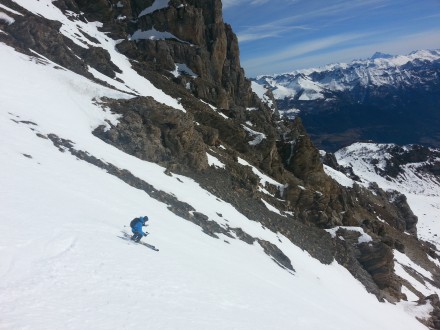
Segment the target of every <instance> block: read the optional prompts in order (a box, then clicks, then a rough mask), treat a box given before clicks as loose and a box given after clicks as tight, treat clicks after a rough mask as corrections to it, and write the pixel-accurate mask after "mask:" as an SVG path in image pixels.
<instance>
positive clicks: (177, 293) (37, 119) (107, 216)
mask: <svg viewBox="0 0 440 330" xmlns="http://www.w3.org/2000/svg"><path fill="white" fill-rule="evenodd" d="M16 2H17V3H19V4H20V5H22V6H24V7H27V8H28V9H29V10H31V11H33V12H35V13H37V14H40V15H42V16H45V17H48V18H51V19H55V20H59V21H60V22H62V23H63V24H64V25H63V27H62V28H61V32H62V33H66V35H68V36H70V37H72V38H76V37H75V33H71V32H72V31H74V29H76V28H77V25H76V24H78V25H81V24H84V25H82V28H83V29H85V31H87V33H89V34H90V35H93V36H94V37H96V38H97V40H99V41H100V42H101V46H102V47H107V48H106V49H108V50H109V52H110V54H111V57H112V60H113V61H114V63H116V64H117V65H118V66H119V67H120V68H121V70H122V71H123V73H122V74H121V76H119V78H121V79H122V80H123V81H124V82H125V84H126V86H127V89H120V90H121V91H117V90H115V89H110V88H106V87H103V86H101V85H98V84H96V83H94V82H92V81H89V80H87V79H86V78H84V77H81V76H79V75H77V74H74V73H72V72H70V71H67V70H64V69H60V68H59V67H57V66H56V65H54V64H53V63H51V62H50V61H48V60H46V59H44V58H41V57H40V56H38V55H37V54H35V56H34V57H29V56H26V55H23V54H19V53H17V52H16V51H15V50H13V49H12V48H10V47H8V46H6V45H4V44H2V43H0V58H1V61H0V72H1V73H2V79H0V91H1V93H0V105H1V106H0V132H1V134H2V137H3V138H2V139H1V140H0V153H1V154H2V157H1V159H0V201H1V202H0V203H1V207H0V260H1V262H0V329H60V328H63V329H145V328H147V329H152V330H155V329H161V330H163V329H170V330H171V329H191V330H197V329H200V330H202V329H203V330H204V329H214V330H215V329H229V328H231V329H240V330H241V329H243V330H244V329H291V328H292V327H294V328H295V329H324V328H325V329H338V330H344V329H347V330H348V329H360V330H362V329H365V330H367V329H392V328H399V329H402V330H405V329H408V330H409V329H411V330H413V329H425V327H424V326H423V325H422V324H421V323H419V322H418V321H416V320H415V318H414V317H413V315H412V314H414V313H415V314H417V313H418V309H419V308H418V307H417V306H416V303H415V302H409V303H407V304H406V305H405V308H404V307H403V306H402V305H392V304H389V303H379V302H378V301H377V299H376V298H375V296H373V295H371V294H368V293H367V292H366V290H365V288H364V287H363V286H362V285H361V284H360V283H359V282H358V281H357V280H355V279H354V278H353V277H352V276H351V275H350V274H349V272H348V271H347V270H346V269H345V268H344V267H342V266H341V265H339V264H337V263H336V262H333V263H332V264H331V265H323V264H321V263H320V262H318V261H317V260H315V259H313V258H312V257H310V255H309V254H308V253H306V252H304V251H302V250H301V249H299V248H298V247H297V246H295V245H293V244H292V243H291V242H289V241H288V240H287V239H286V238H285V237H283V236H282V235H280V234H278V233H274V232H271V231H269V230H267V229H265V228H263V227H262V226H261V224H260V223H258V222H255V221H252V219H248V218H246V217H245V216H244V215H242V214H240V213H239V212H238V211H237V210H236V209H235V208H234V207H233V206H232V205H230V204H228V203H226V202H224V201H222V200H220V199H218V198H217V197H216V196H213V195H212V194H210V193H209V192H207V191H205V190H203V189H202V188H201V187H200V186H199V185H198V184H197V183H196V182H194V181H193V180H192V179H189V178H186V177H183V176H179V175H176V174H172V175H171V176H169V175H166V174H165V173H164V172H165V168H162V167H160V166H158V165H156V164H153V163H149V162H146V161H141V160H139V159H137V158H134V157H132V156H130V155H127V154H125V153H123V152H122V151H120V150H118V149H116V148H114V147H112V146H110V145H108V144H106V143H104V142H103V141H101V140H100V139H98V138H97V137H95V136H94V135H93V134H92V133H91V132H92V131H93V130H94V129H95V128H96V127H97V126H99V125H106V122H107V121H110V122H112V123H116V122H117V120H118V116H117V115H115V114H112V113H110V111H108V110H107V109H105V108H103V107H102V106H101V105H100V104H99V99H100V98H102V97H110V98H129V97H132V94H130V95H129V94H127V93H125V91H131V92H133V91H136V94H138V95H151V96H153V97H155V98H156V99H157V100H158V101H160V102H164V103H167V104H169V105H171V106H174V107H175V108H177V109H179V110H183V109H182V108H181V106H180V105H179V104H178V103H177V101H176V100H173V99H172V98H170V97H169V96H167V95H165V94H164V93H163V92H162V91H160V90H157V89H154V88H150V86H151V85H149V82H148V81H147V80H146V79H144V78H142V77H139V76H137V74H136V72H135V71H134V70H132V69H131V67H130V65H129V62H128V61H127V60H126V59H125V58H124V57H123V56H122V55H121V54H119V53H117V52H116V51H115V50H114V42H115V41H112V40H110V39H108V38H107V39H105V35H103V34H101V33H100V32H99V31H98V30H97V28H96V26H97V24H94V23H89V24H86V23H80V22H73V23H72V21H69V20H68V19H67V18H66V17H65V16H63V15H62V14H61V12H59V11H57V9H56V8H55V7H54V6H53V5H52V2H51V1H48V0H41V1H38V2H30V1H23V0H16ZM157 3H160V4H165V2H163V1H158V2H157ZM12 24H13V23H12ZM69 31H70V32H69ZM114 84H115V85H113V86H115V87H119V86H116V84H117V82H116V81H115V82H114ZM49 134H56V135H57V136H58V137H60V138H63V139H67V140H70V141H71V142H72V145H73V148H75V149H76V150H80V151H84V152H87V153H88V154H90V155H92V156H94V157H96V158H97V159H100V160H101V161H103V162H105V163H107V164H113V165H114V166H117V167H118V168H120V169H125V170H128V171H130V172H131V173H132V174H133V175H135V176H137V177H138V178H140V179H142V180H144V181H146V182H148V183H149V184H151V185H153V186H154V188H155V189H157V190H162V191H164V192H167V193H169V194H172V195H174V196H176V198H178V199H179V200H181V201H183V202H186V203H188V204H190V205H191V206H192V207H193V208H194V209H195V210H196V211H198V212H202V213H204V214H206V215H207V216H208V217H209V218H210V219H211V220H213V221H216V222H217V223H218V224H220V225H221V226H223V227H226V226H227V225H229V226H230V227H236V228H242V229H243V230H244V231H245V232H246V233H248V234H250V235H252V236H253V237H257V238H261V239H264V240H267V241H269V242H271V243H272V244H276V245H277V246H278V247H279V248H280V249H281V250H282V251H283V252H284V253H285V254H286V255H287V256H288V257H289V258H290V260H291V261H292V266H293V268H294V270H295V271H289V270H286V269H284V268H282V267H280V266H279V265H278V264H276V263H275V262H274V261H273V260H271V258H270V257H268V256H267V255H266V254H265V253H264V251H263V248H262V247H261V246H260V245H258V244H257V243H254V244H253V245H249V244H246V243H245V242H243V241H240V240H238V239H232V238H229V237H226V236H222V235H219V236H220V239H215V238H212V237H210V236H208V235H206V234H204V233H203V232H202V231H201V229H200V227H198V226H196V225H195V224H193V223H190V222H188V221H186V220H184V219H183V218H180V217H178V216H177V215H175V214H174V213H172V212H171V211H170V210H169V208H168V205H167V204H165V203H162V202H159V201H158V200H156V199H154V198H152V197H151V196H150V195H148V194H147V193H146V192H144V191H142V190H139V189H136V188H133V187H131V186H129V185H128V184H126V183H124V182H123V181H121V180H120V179H118V178H117V177H115V176H112V175H111V174H109V173H107V172H106V171H104V170H102V169H100V168H98V167H95V166H94V165H92V164H90V163H87V162H84V161H82V160H80V159H79V158H77V157H75V156H73V155H72V154H71V153H69V152H68V151H67V150H66V149H65V148H62V147H60V149H59V148H58V147H56V146H54V144H53V143H52V141H51V140H50V139H48V138H47V136H48V135H49ZM211 161H213V160H212V159H211ZM213 163H215V161H213ZM262 179H263V178H262ZM219 214H221V216H220V215H219ZM139 215H148V216H149V218H150V219H151V220H150V225H149V227H148V228H147V230H148V231H149V232H150V235H149V236H148V237H147V238H146V241H148V242H149V243H151V244H154V245H156V246H157V247H158V248H159V249H160V251H159V252H155V251H152V250H149V249H148V248H145V247H144V246H141V245H136V244H134V243H131V242H128V241H125V240H123V239H121V237H120V236H121V231H123V230H127V228H126V227H124V226H126V225H127V224H128V223H129V221H130V220H131V219H132V218H133V217H135V216H139ZM404 309H407V310H409V311H410V312H411V313H410V314H408V313H407V312H406V311H405V310H404ZM417 315H426V310H424V311H423V314H417Z"/></svg>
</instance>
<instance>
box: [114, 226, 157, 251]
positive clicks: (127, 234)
mask: <svg viewBox="0 0 440 330" xmlns="http://www.w3.org/2000/svg"><path fill="white" fill-rule="evenodd" d="M122 235H123V237H120V238H122V239H124V240H126V241H130V242H132V243H134V244H140V245H143V246H146V247H147V248H149V249H151V250H153V251H159V249H158V248H157V247H155V246H154V245H151V244H148V243H145V242H142V241H139V242H135V241H133V240H132V239H131V236H132V235H130V234H129V233H127V232H125V231H122Z"/></svg>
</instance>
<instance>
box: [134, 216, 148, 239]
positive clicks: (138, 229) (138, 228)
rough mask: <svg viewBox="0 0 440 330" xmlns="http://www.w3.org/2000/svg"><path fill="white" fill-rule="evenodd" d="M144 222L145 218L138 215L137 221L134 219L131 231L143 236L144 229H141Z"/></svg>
mask: <svg viewBox="0 0 440 330" xmlns="http://www.w3.org/2000/svg"><path fill="white" fill-rule="evenodd" d="M145 222H147V220H145V217H140V218H139V220H138V221H136V223H135V224H134V226H133V227H132V228H131V231H132V232H133V233H139V234H141V235H142V236H145V233H144V231H143V230H142V226H143V225H145Z"/></svg>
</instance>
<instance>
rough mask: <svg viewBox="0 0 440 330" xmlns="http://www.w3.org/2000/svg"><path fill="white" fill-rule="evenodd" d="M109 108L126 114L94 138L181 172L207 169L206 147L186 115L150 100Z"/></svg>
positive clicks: (112, 104)
mask: <svg viewBox="0 0 440 330" xmlns="http://www.w3.org/2000/svg"><path fill="white" fill-rule="evenodd" d="M107 106H109V107H111V108H112V110H113V111H116V112H118V113H121V114H123V117H122V119H121V121H120V122H119V123H118V125H117V126H116V127H113V128H112V129H110V130H106V129H105V128H104V127H99V128H98V129H96V130H95V132H94V134H95V135H97V136H99V137H100V138H101V139H103V140H104V141H107V142H108V143H110V144H113V145H115V146H116V147H118V148H120V149H122V150H124V151H125V152H127V153H129V154H131V155H133V156H136V157H138V158H140V159H145V160H149V161H153V162H156V163H159V164H162V165H164V166H166V167H170V168H173V169H174V170H178V169H179V168H181V167H182V166H185V167H188V168H192V169H194V170H202V169H206V168H207V167H208V159H207V156H206V151H207V146H206V144H205V143H204V141H203V138H202V136H201V134H200V133H199V132H198V131H197V130H196V129H195V125H194V118H193V117H192V116H191V115H190V114H187V113H184V112H182V111H177V110H175V109H173V108H171V107H168V106H166V105H164V104H161V103H159V102H157V101H155V100H154V99H153V98H151V97H142V98H140V97H139V98H134V99H130V100H119V101H108V103H107Z"/></svg>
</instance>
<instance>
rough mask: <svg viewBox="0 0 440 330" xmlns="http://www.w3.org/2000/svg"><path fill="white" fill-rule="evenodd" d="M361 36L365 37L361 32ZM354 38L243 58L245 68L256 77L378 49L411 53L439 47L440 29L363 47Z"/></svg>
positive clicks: (349, 57) (350, 59)
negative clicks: (356, 43)
mask: <svg viewBox="0 0 440 330" xmlns="http://www.w3.org/2000/svg"><path fill="white" fill-rule="evenodd" d="M358 37H362V36H361V35H359V36H358ZM351 38H353V39H351ZM354 39H356V35H352V36H351V37H350V35H347V36H339V37H337V38H334V37H332V38H325V39H321V40H318V41H310V42H306V43H302V44H298V45H296V46H295V47H290V48H289V49H286V50H284V51H283V52H282V53H279V54H272V55H269V56H262V57H256V58H253V59H251V60H247V61H243V62H242V65H243V66H244V67H245V70H246V74H247V75H248V76H255V75H256V74H261V73H262V70H261V68H265V67H267V68H270V70H271V71H265V72H264V73H265V74H273V73H280V72H289V71H292V70H295V69H302V68H310V67H315V66H317V65H318V66H323V65H326V64H330V63H336V62H350V61H352V60H353V59H360V58H366V57H367V56H368V55H373V54H374V53H375V52H376V51H381V52H384V53H389V54H394V55H398V54H408V53H410V52H412V51H414V50H418V49H440V29H439V30H430V31H425V32H421V33H414V34H410V35H406V36H403V37H397V38H393V39H391V40H386V41H381V42H375V41H370V42H369V43H367V44H363V45H362V46H359V45H352V44H351V43H350V42H349V41H350V40H354ZM329 45H333V46H334V45H340V47H339V48H338V49H337V50H334V49H332V50H328V46H329ZM296 48H298V49H296ZM315 51H317V52H318V53H316V52H315ZM319 51H321V52H319ZM366 54H368V55H366Z"/></svg>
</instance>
